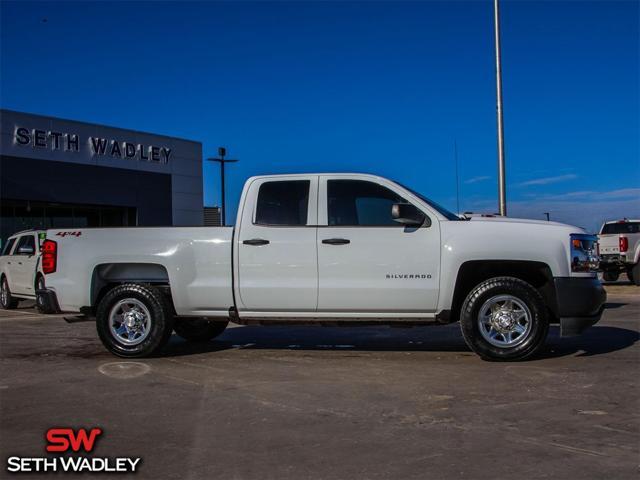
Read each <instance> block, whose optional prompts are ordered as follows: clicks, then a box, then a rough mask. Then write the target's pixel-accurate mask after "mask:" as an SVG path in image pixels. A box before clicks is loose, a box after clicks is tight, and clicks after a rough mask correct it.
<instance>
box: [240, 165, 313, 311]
mask: <svg viewBox="0 0 640 480" xmlns="http://www.w3.org/2000/svg"><path fill="white" fill-rule="evenodd" d="M245 189H246V190H245V195H244V198H245V201H244V204H243V205H242V213H241V217H240V218H241V220H240V226H239V228H240V229H239V231H238V234H237V235H236V242H237V243H236V251H237V257H236V265H237V270H236V274H237V276H238V279H237V285H238V289H237V291H236V292H237V295H236V297H237V298H236V302H237V303H238V307H239V308H240V309H241V310H245V311H255V312H287V311H296V312H303V311H315V309H316V306H317V302H318V257H317V251H316V230H317V226H316V225H317V220H316V219H317V197H318V195H317V192H318V177H317V176H309V175H301V176H287V177H285V178H283V177H274V178H272V179H270V178H268V177H266V178H264V177H263V178H259V179H256V180H254V181H253V182H250V184H249V185H247V186H246V187H245Z"/></svg>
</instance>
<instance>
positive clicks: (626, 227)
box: [602, 222, 640, 234]
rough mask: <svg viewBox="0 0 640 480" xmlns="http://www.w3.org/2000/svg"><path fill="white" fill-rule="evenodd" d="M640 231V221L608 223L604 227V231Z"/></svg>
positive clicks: (605, 232)
mask: <svg viewBox="0 0 640 480" xmlns="http://www.w3.org/2000/svg"><path fill="white" fill-rule="evenodd" d="M638 232H640V222H618V223H606V224H605V225H604V226H603V227H602V233H604V234H607V233H638Z"/></svg>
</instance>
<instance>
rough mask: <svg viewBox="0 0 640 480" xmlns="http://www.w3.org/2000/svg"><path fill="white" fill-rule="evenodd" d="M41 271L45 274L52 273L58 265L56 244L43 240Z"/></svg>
mask: <svg viewBox="0 0 640 480" xmlns="http://www.w3.org/2000/svg"><path fill="white" fill-rule="evenodd" d="M40 250H41V251H42V271H43V272H44V273H45V274H46V273H54V272H55V271H56V266H57V263H58V244H57V243H56V242H54V241H53V240H45V241H44V242H42V247H40Z"/></svg>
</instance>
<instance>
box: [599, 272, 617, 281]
mask: <svg viewBox="0 0 640 480" xmlns="http://www.w3.org/2000/svg"><path fill="white" fill-rule="evenodd" d="M618 277H620V272H615V271H608V272H602V278H603V279H604V281H605V282H615V281H616V280H618Z"/></svg>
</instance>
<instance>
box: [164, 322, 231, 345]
mask: <svg viewBox="0 0 640 480" xmlns="http://www.w3.org/2000/svg"><path fill="white" fill-rule="evenodd" d="M227 325H229V321H222V322H220V321H214V320H209V319H204V318H182V319H179V320H177V321H176V322H175V323H174V325H173V329H174V331H175V332H176V334H177V335H178V336H179V337H182V338H184V339H185V340H187V341H189V342H207V341H209V340H211V339H213V338H215V337H217V336H218V335H220V334H221V333H222V332H224V330H225V328H227Z"/></svg>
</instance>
